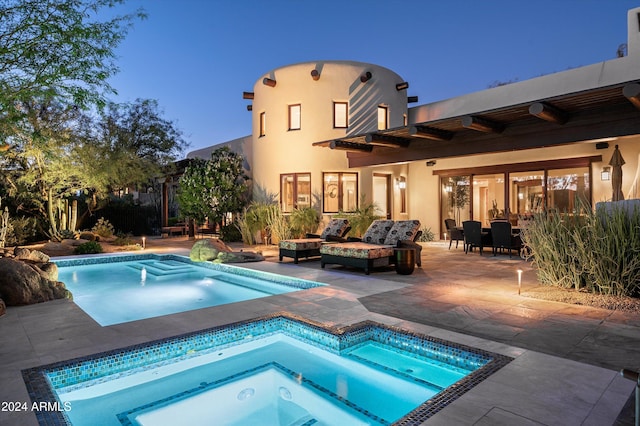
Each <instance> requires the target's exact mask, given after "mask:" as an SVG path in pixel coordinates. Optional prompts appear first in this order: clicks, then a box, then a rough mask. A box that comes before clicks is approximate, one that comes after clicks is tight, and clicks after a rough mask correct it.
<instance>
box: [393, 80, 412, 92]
mask: <svg viewBox="0 0 640 426" xmlns="http://www.w3.org/2000/svg"><path fill="white" fill-rule="evenodd" d="M408 88H409V83H407V82H406V81H403V82H402V83H398V84H396V90H397V91H398V92H399V91H401V90H405V89H408Z"/></svg>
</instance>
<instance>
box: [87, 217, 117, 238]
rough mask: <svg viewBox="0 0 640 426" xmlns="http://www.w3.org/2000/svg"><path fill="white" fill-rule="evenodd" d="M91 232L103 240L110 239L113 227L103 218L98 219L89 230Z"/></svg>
mask: <svg viewBox="0 0 640 426" xmlns="http://www.w3.org/2000/svg"><path fill="white" fill-rule="evenodd" d="M91 231H93V233H94V234H97V235H100V236H101V237H103V238H109V237H112V236H113V234H114V229H113V225H112V224H111V223H110V222H109V221H108V220H106V219H105V218H103V217H101V218H100V219H98V222H96V224H95V225H93V228H91Z"/></svg>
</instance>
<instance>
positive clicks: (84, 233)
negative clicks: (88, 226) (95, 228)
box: [78, 231, 100, 241]
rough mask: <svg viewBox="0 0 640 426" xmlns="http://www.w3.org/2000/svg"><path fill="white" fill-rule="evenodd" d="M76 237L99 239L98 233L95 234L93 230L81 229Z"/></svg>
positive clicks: (91, 239) (89, 239) (90, 239)
mask: <svg viewBox="0 0 640 426" xmlns="http://www.w3.org/2000/svg"><path fill="white" fill-rule="evenodd" d="M78 238H79V239H81V240H87V241H100V236H99V235H96V234H94V233H93V232H89V231H82V232H81V233H80V234H79V235H78Z"/></svg>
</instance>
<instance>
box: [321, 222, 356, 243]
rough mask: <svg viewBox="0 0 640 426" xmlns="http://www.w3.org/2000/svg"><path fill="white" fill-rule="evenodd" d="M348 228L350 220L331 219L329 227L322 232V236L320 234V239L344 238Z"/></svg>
mask: <svg viewBox="0 0 640 426" xmlns="http://www.w3.org/2000/svg"><path fill="white" fill-rule="evenodd" d="M348 227H349V220H348V219H331V220H330V221H329V224H328V225H327V227H326V228H324V231H322V234H320V238H322V239H323V240H326V239H327V237H328V236H329V235H333V236H336V237H342V236H343V235H344V233H345V231H346V230H347V228H348Z"/></svg>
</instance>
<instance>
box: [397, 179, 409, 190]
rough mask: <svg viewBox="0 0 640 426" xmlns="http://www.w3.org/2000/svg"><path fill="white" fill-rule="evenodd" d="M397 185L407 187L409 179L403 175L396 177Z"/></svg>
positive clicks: (400, 187) (401, 187) (402, 187)
mask: <svg viewBox="0 0 640 426" xmlns="http://www.w3.org/2000/svg"><path fill="white" fill-rule="evenodd" d="M396 186H397V187H398V188H399V189H405V188H406V187H407V181H406V180H405V179H404V178H403V177H399V178H396Z"/></svg>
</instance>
